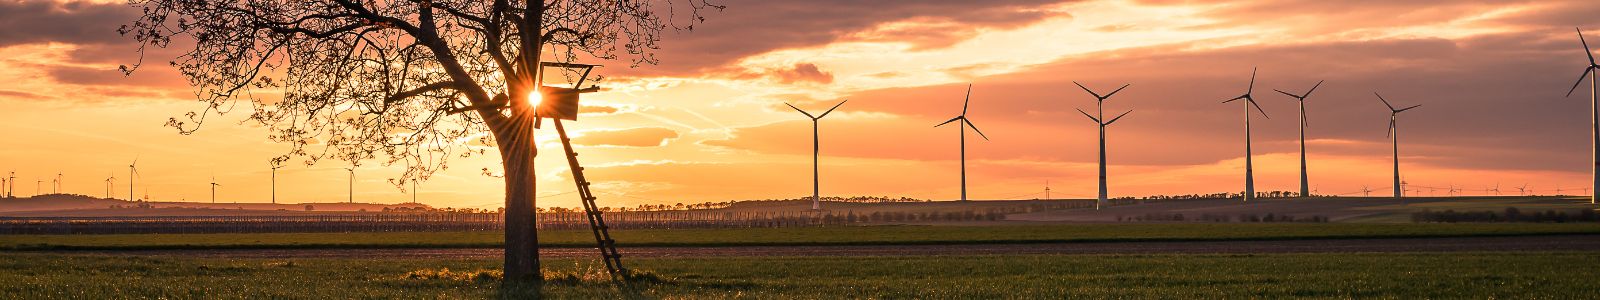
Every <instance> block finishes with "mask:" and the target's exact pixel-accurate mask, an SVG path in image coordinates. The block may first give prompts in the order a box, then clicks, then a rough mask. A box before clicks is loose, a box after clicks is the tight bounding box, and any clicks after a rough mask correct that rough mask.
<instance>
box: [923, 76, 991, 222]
mask: <svg viewBox="0 0 1600 300" xmlns="http://www.w3.org/2000/svg"><path fill="white" fill-rule="evenodd" d="M971 101H972V85H971V84H967V97H966V99H965V100H962V101H961V115H959V116H956V117H955V118H951V119H950V120H949V121H944V123H939V125H933V127H939V126H944V124H950V122H955V121H961V124H958V125H957V126H956V127H960V128H961V201H967V127H972V131H973V132H977V133H978V136H979V137H983V140H985V141H987V140H989V137H988V136H985V135H983V131H982V130H978V126H975V125H972V121H971V120H968V119H967V104H968V103H969V102H971Z"/></svg>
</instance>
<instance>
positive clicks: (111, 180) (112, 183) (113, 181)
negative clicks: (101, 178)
mask: <svg viewBox="0 0 1600 300" xmlns="http://www.w3.org/2000/svg"><path fill="white" fill-rule="evenodd" d="M115 188H117V177H116V176H111V177H106V199H111V190H112V189H115Z"/></svg>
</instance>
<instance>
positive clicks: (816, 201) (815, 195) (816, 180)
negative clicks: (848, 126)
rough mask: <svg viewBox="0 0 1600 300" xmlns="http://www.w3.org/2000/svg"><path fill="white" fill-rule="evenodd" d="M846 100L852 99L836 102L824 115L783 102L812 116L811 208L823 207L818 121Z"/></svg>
mask: <svg viewBox="0 0 1600 300" xmlns="http://www.w3.org/2000/svg"><path fill="white" fill-rule="evenodd" d="M845 102H850V99H845V100H844V101H839V104H834V105H833V108H829V109H828V111H825V112H822V115H818V116H812V115H811V113H808V112H806V111H805V110H802V109H800V108H799V107H794V104H789V103H784V104H783V105H788V106H789V108H793V109H794V110H795V111H799V112H800V113H802V114H805V115H806V117H807V118H811V210H820V209H822V179H821V177H820V176H821V175H818V174H819V173H821V171H820V167H819V165H820V163H819V161H818V156H820V155H822V140H821V137H820V136H821V133H819V131H817V123H818V122H817V121H818V120H822V117H826V116H828V114H829V113H832V112H833V110H834V109H836V108H839V106H840V105H844V103H845Z"/></svg>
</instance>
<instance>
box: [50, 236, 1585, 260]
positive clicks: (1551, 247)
mask: <svg viewBox="0 0 1600 300" xmlns="http://www.w3.org/2000/svg"><path fill="white" fill-rule="evenodd" d="M618 250H620V251H621V252H622V253H623V255H624V256H625V257H624V259H626V258H630V257H665V258H671V257H726V256H746V257H748V256H913V255H1023V254H1265V253H1352V252H1457V251H1497V252H1498V251H1600V235H1553V236H1520V237H1453V238H1398V239H1329V240H1290V241H1217V242H1097V243H1042V244H993V245H906V246H756V247H626V246H622V247H618ZM50 253H57V254H60V253H67V254H87V255H119V256H122V255H133V256H146V255H154V256H183V257H218V258H389V259H428V258H497V257H500V256H501V254H502V252H501V249H497V248H476V249H225V250H129V251H55V252H50ZM596 255H598V254H597V253H596V251H595V250H594V249H591V248H546V249H543V250H542V251H541V256H542V257H557V258H569V257H575V258H583V257H591V256H596Z"/></svg>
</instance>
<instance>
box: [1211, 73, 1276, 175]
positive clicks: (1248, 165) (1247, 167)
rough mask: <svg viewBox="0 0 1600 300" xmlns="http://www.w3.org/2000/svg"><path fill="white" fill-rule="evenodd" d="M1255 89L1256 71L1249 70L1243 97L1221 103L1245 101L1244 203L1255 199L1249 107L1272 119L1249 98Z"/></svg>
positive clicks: (1253, 98)
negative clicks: (1247, 84)
mask: <svg viewBox="0 0 1600 300" xmlns="http://www.w3.org/2000/svg"><path fill="white" fill-rule="evenodd" d="M1255 89H1256V69H1255V68H1251V69H1250V86H1249V87H1248V88H1245V90H1244V95H1239V96H1238V97H1233V99H1228V100H1227V101H1222V103H1228V102H1233V101H1235V100H1239V99H1244V101H1245V105H1244V195H1243V196H1244V201H1245V202H1250V197H1255V193H1256V178H1255V167H1254V165H1253V163H1252V162H1251V158H1250V156H1251V155H1250V107H1251V106H1255V107H1256V111H1259V112H1261V116H1262V117H1266V118H1268V119H1271V118H1272V117H1268V116H1267V111H1265V110H1262V109H1261V105H1260V104H1256V99H1255V97H1251V96H1250V93H1251V92H1252V91H1255Z"/></svg>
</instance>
